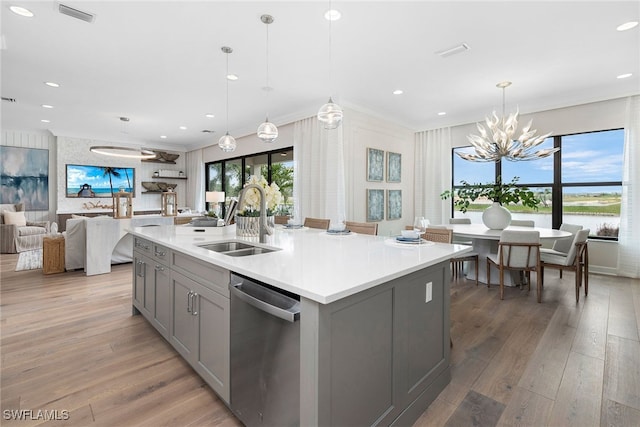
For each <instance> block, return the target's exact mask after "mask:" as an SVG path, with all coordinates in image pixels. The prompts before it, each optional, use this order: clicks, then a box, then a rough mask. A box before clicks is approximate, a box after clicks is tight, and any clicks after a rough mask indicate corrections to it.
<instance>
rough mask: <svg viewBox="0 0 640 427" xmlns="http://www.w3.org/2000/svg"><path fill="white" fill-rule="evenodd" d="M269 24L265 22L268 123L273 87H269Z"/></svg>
mask: <svg viewBox="0 0 640 427" xmlns="http://www.w3.org/2000/svg"><path fill="white" fill-rule="evenodd" d="M269 24H270V22H265V27H267V46H266V51H267V86H266V87H265V90H266V91H267V96H266V100H267V121H269V92H271V87H270V86H269Z"/></svg>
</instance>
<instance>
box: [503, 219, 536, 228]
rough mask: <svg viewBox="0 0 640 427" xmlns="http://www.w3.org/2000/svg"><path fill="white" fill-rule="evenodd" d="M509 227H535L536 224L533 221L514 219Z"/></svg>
mask: <svg viewBox="0 0 640 427" xmlns="http://www.w3.org/2000/svg"><path fill="white" fill-rule="evenodd" d="M509 225H515V226H518V227H535V226H536V222H535V221H534V220H532V219H512V220H511V223H510V224H509Z"/></svg>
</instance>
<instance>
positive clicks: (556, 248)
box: [540, 224, 582, 279]
mask: <svg viewBox="0 0 640 427" xmlns="http://www.w3.org/2000/svg"><path fill="white" fill-rule="evenodd" d="M560 230H561V231H568V232H569V233H571V236H569V237H565V238H562V239H557V240H556V241H555V242H553V246H552V247H551V249H549V248H540V255H542V254H550V255H559V256H567V254H568V253H569V251H570V250H571V248H572V247H573V240H574V238H575V237H576V233H577V232H578V231H580V230H582V226H581V225H577V224H560ZM560 278H561V279H562V269H560Z"/></svg>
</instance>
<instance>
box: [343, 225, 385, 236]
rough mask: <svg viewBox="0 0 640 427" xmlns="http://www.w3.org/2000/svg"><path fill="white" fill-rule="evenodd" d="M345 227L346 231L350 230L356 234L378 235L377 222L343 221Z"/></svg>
mask: <svg viewBox="0 0 640 427" xmlns="http://www.w3.org/2000/svg"><path fill="white" fill-rule="evenodd" d="M344 224H345V227H346V229H347V230H350V231H352V232H354V233H358V234H371V235H373V236H376V235H377V234H378V223H377V222H354V221H345V223H344Z"/></svg>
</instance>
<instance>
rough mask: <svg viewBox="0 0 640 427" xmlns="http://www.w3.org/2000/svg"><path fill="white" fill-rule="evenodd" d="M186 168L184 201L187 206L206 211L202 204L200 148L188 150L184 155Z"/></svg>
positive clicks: (202, 169)
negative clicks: (186, 181)
mask: <svg viewBox="0 0 640 427" xmlns="http://www.w3.org/2000/svg"><path fill="white" fill-rule="evenodd" d="M185 164H186V169H187V177H188V178H189V185H187V194H186V196H185V197H186V203H187V206H190V207H193V209H194V210H195V211H198V212H204V211H206V208H205V204H204V192H205V183H204V160H203V155H202V149H199V150H194V151H188V152H187V153H186V157H185Z"/></svg>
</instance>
